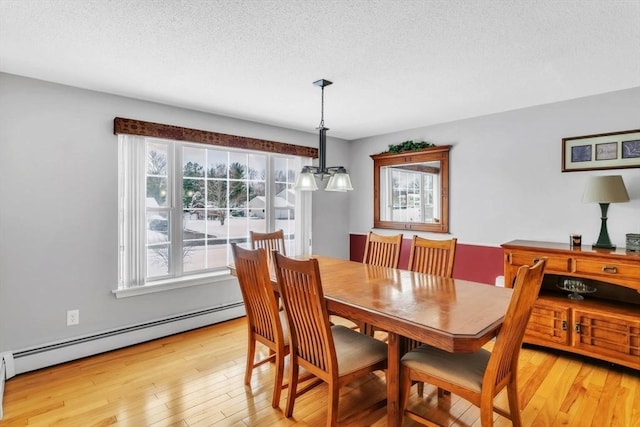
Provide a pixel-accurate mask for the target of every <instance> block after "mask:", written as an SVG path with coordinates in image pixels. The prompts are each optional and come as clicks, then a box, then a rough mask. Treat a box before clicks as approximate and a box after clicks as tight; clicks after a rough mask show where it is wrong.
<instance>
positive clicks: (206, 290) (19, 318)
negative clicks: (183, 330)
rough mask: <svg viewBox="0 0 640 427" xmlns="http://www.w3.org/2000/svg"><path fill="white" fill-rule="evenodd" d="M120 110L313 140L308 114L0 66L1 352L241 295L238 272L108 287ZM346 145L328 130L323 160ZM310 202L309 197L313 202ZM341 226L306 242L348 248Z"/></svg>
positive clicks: (113, 272)
mask: <svg viewBox="0 0 640 427" xmlns="http://www.w3.org/2000/svg"><path fill="white" fill-rule="evenodd" d="M116 116H120V117H127V118H133V119H140V120H146V121H151V122H159V123H166V124H174V125H178V126H184V127H189V128H196V129H203V130H209V131H214V132H220V133H227V134H236V135H242V136H247V137H254V138H260V139H267V140H274V141H281V142H286V143H293V144H299V145H307V146H314V147H315V146H317V143H318V142H317V134H315V130H314V127H315V126H314V125H313V123H310V124H309V127H310V132H309V133H305V132H297V131H293V130H288V129H282V128H277V127H273V126H266V125H262V124H257V123H251V122H247V121H241V120H236V119H231V118H227V117H221V116H215V115H211V114H205V113H201V112H196V111H190V110H184V109H180V108H175V107H170V106H166V105H160V104H154V103H150V102H144V101H140V100H135V99H129V98H123V97H119V96H114V95H108V94H104V93H98V92H92V91H87V90H83V89H77V88H72V87H68V86H62V85H57V84H52V83H47V82H43V81H39V80H33V79H28V78H23V77H19V76H14V75H10V74H3V73H0V353H2V352H3V351H10V352H15V351H17V350H22V349H25V348H30V347H34V346H40V345H43V344H46V343H51V342H57V341H60V340H67V339H69V338H73V337H78V336H84V335H91V334H95V333H98V332H102V331H108V330H112V329H117V328H121V327H125V326H129V325H135V324H139V323H144V322H148V321H153V320H158V319H163V318H166V317H171V316H173V315H177V314H182V313H189V312H193V311H197V310H201V309H206V308H210V307H216V306H219V305H221V304H225V303H232V302H237V301H240V300H241V296H240V293H239V290H238V287H237V284H236V283H235V281H234V280H228V281H226V282H223V283H217V284H213V285H202V286H196V287H191V288H186V289H177V290H173V291H167V292H160V293H154V294H148V295H142V296H135V297H131V298H123V299H116V298H115V297H114V296H113V294H112V292H111V291H112V290H113V289H115V288H116V286H117V258H116V254H117V197H116V195H117V138H116V136H114V135H113V119H114V117H116ZM346 145H347V144H346V143H345V142H344V141H340V140H338V139H334V138H329V139H328V151H329V160H330V161H333V160H334V157H335V156H336V155H341V153H345V152H346V151H347V147H346ZM332 152H333V153H332ZM331 164H333V163H331ZM316 198H321V200H322V204H324V203H325V202H326V203H327V205H328V206H331V210H335V211H336V212H344V211H346V206H347V204H348V202H347V199H346V198H345V197H344V195H342V194H335V193H329V194H323V192H317V193H316V194H314V199H316ZM341 204H342V205H343V208H340V205H341ZM318 206H321V203H316V201H315V200H314V210H316V209H317V208H318ZM347 227H348V224H347V221H346V220H344V221H342V222H339V221H335V218H334V216H333V215H327V216H326V217H324V216H318V218H317V220H315V221H314V232H313V237H314V248H315V247H317V252H318V253H324V254H332V255H335V256H342V257H343V258H346V257H348V247H347V246H346V245H344V246H343V245H342V244H341V241H345V242H346V241H347V238H346V237H345V236H347V235H348V228H347ZM320 230H323V231H320ZM324 230H326V231H324ZM69 309H79V310H80V325H78V326H73V327H67V326H66V311H67V310H69Z"/></svg>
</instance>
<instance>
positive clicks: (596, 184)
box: [582, 175, 629, 203]
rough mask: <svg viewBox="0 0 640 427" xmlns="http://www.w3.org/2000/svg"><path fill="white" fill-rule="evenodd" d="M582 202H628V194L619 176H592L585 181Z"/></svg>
mask: <svg viewBox="0 0 640 427" xmlns="http://www.w3.org/2000/svg"><path fill="white" fill-rule="evenodd" d="M582 201H583V202H591V203H619V202H628V201H629V194H628V193H627V189H626V188H625V186H624V181H623V180H622V176H620V175H606V176H592V177H591V178H589V181H587V187H586V188H585V190H584V195H583V196H582Z"/></svg>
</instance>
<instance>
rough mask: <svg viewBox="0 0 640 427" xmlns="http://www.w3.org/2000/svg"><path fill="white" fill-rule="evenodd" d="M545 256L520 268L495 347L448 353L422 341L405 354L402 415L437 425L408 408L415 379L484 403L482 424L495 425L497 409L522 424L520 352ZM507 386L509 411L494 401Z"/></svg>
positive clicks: (481, 415) (481, 404) (482, 406)
mask: <svg viewBox="0 0 640 427" xmlns="http://www.w3.org/2000/svg"><path fill="white" fill-rule="evenodd" d="M545 264H546V258H542V259H540V260H539V261H538V262H536V263H535V264H534V265H533V266H532V267H529V266H526V265H524V266H521V267H520V268H519V269H518V273H517V276H516V281H515V285H514V290H513V294H512V296H511V301H510V302H509V306H508V308H507V312H506V314H505V317H504V321H503V323H502V326H501V328H500V331H499V332H498V335H497V337H496V341H495V344H494V346H493V349H492V351H488V350H485V349H484V348H481V349H480V350H478V351H476V352H474V353H450V352H447V351H445V350H441V349H438V348H436V347H431V346H428V345H421V346H420V347H418V348H415V349H413V350H411V351H409V352H408V353H406V354H405V355H404V356H403V357H402V359H401V366H400V390H401V407H402V410H403V413H404V415H406V416H407V417H408V418H410V419H412V420H414V421H416V422H418V423H420V424H422V425H431V426H432V425H434V424H433V423H432V422H430V421H429V420H427V419H425V418H423V417H422V416H420V415H418V414H417V413H416V412H414V411H412V410H410V409H408V408H407V406H408V405H407V404H408V400H409V392H410V389H411V385H412V384H413V382H414V381H422V382H425V383H429V384H432V385H434V386H436V387H438V388H442V389H444V390H448V391H450V392H451V393H453V394H456V395H458V396H460V397H462V398H463V399H465V400H467V401H469V402H471V403H472V404H473V405H475V406H477V407H479V408H480V422H481V425H482V427H488V426H492V425H493V412H494V411H495V412H497V413H498V414H500V415H502V416H504V417H506V418H509V419H510V420H511V423H512V424H513V425H514V426H515V427H519V426H521V425H522V422H521V420H520V409H519V403H518V384H517V373H518V356H519V354H520V348H521V346H522V339H523V336H524V333H525V329H526V327H527V322H528V321H529V316H530V315H531V311H532V309H533V305H534V303H535V300H536V298H537V296H538V292H539V290H540V285H541V284H542V276H543V273H544V267H545ZM505 387H506V388H507V396H508V400H509V411H505V410H504V409H502V408H498V407H496V406H495V405H494V403H493V400H494V398H495V396H496V395H497V394H498V393H499V392H500V391H501V390H502V389H503V388H505Z"/></svg>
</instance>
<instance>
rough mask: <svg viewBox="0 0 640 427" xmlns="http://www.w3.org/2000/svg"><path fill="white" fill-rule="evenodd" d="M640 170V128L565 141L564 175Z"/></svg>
mask: <svg viewBox="0 0 640 427" xmlns="http://www.w3.org/2000/svg"><path fill="white" fill-rule="evenodd" d="M623 168H640V129H638V130H626V131H622V132H614V133H602V134H599V135H586V136H573V137H571V138H562V172H575V171H586V170H595V169H623Z"/></svg>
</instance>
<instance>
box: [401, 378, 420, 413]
mask: <svg viewBox="0 0 640 427" xmlns="http://www.w3.org/2000/svg"><path fill="white" fill-rule="evenodd" d="M421 384H423V385H424V383H421ZM412 385H413V383H412V381H411V376H410V372H409V368H405V367H401V368H400V405H399V406H400V414H402V416H403V417H404V411H405V410H406V409H407V404H408V403H409V394H410V393H411V386H412Z"/></svg>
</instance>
